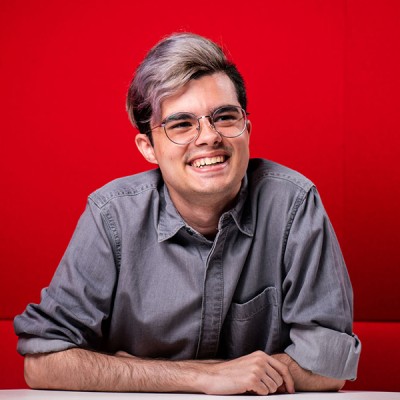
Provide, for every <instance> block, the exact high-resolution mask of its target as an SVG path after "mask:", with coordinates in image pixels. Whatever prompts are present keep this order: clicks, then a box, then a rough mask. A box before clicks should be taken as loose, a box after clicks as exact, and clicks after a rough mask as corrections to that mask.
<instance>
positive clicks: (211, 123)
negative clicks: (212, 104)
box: [196, 115, 219, 134]
mask: <svg viewBox="0 0 400 400" xmlns="http://www.w3.org/2000/svg"><path fill="white" fill-rule="evenodd" d="M203 118H207V119H208V123H209V124H210V126H211V128H213V129H214V131H215V132H217V133H218V134H219V132H218V131H217V129H216V128H215V125H214V120H213V117H212V115H202V116H201V117H197V128H196V130H197V132H198V134H200V131H201V124H200V120H201V119H203Z"/></svg>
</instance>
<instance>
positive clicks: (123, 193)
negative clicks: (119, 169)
mask: <svg viewBox="0 0 400 400" xmlns="http://www.w3.org/2000/svg"><path fill="white" fill-rule="evenodd" d="M162 182H163V180H162V177H161V173H160V171H159V170H158V169H153V170H150V171H146V172H141V173H138V174H135V175H131V176H126V177H122V178H118V179H115V180H113V181H111V182H109V183H107V184H106V185H104V186H103V187H101V188H99V189H97V190H96V191H94V192H93V193H92V194H90V196H89V199H90V200H91V201H92V202H93V203H94V204H95V205H96V206H97V207H99V208H102V207H104V206H105V205H107V204H108V203H110V202H111V201H113V200H115V199H119V198H124V197H135V196H140V195H145V194H148V193H149V192H155V191H156V192H158V188H159V187H160V185H161V184H162Z"/></svg>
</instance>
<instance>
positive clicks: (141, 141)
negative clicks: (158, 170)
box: [135, 133, 158, 164]
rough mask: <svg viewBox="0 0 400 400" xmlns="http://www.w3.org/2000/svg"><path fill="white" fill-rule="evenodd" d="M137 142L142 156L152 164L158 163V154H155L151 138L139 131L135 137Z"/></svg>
mask: <svg viewBox="0 0 400 400" xmlns="http://www.w3.org/2000/svg"><path fill="white" fill-rule="evenodd" d="M135 143H136V146H137V148H138V149H139V151H140V152H141V153H142V156H143V157H144V158H145V159H146V160H147V161H148V162H149V163H152V164H158V161H157V158H156V155H155V154H154V147H153V145H152V144H151V142H150V139H149V137H148V136H147V135H145V134H144V133H138V134H137V135H136V137H135Z"/></svg>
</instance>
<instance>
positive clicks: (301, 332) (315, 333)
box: [285, 326, 361, 380]
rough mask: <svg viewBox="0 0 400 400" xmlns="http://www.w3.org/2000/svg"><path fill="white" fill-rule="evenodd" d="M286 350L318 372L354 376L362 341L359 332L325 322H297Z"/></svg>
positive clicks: (347, 376)
mask: <svg viewBox="0 0 400 400" xmlns="http://www.w3.org/2000/svg"><path fill="white" fill-rule="evenodd" d="M290 338H291V340H292V344H291V345H290V346H289V347H287V348H286V350H285V352H286V353H287V354H288V355H289V356H290V357H292V358H293V359H294V360H295V361H296V362H297V363H298V364H299V365H300V366H301V367H303V368H305V369H307V370H309V371H311V372H313V373H315V374H318V375H323V376H329V377H332V378H337V379H346V380H354V379H356V371H357V364H358V359H359V355H360V351H361V343H360V341H359V340H358V338H357V336H356V335H348V334H346V333H342V332H337V331H334V330H332V329H327V328H324V327H322V326H314V327H304V326H294V327H292V329H291V331H290Z"/></svg>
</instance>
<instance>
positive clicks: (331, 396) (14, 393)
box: [0, 389, 400, 400]
mask: <svg viewBox="0 0 400 400" xmlns="http://www.w3.org/2000/svg"><path fill="white" fill-rule="evenodd" d="M235 397H236V398H237V400H250V399H251V400H256V399H257V398H259V396H208V395H204V394H183V393H182V394H175V393H101V392H65V391H50V390H49V391H47V390H28V389H21V390H0V400H31V399H36V400H46V399H56V400H78V399H82V400H86V399H91V400H106V399H110V400H128V399H130V400H179V399H181V400H228V399H229V400H233V399H234V398H235ZM272 399H274V400H400V392H396V393H395V392H356V391H352V392H350V391H348V392H346V391H344V392H338V393H322V392H317V393H313V392H309V393H296V394H280V395H274V396H272Z"/></svg>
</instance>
